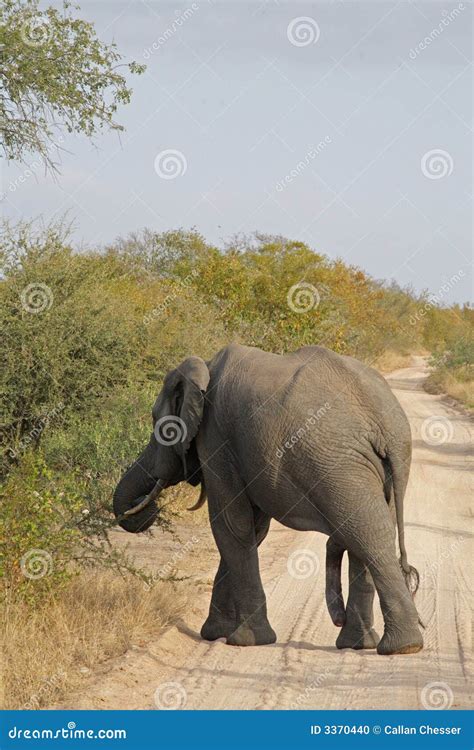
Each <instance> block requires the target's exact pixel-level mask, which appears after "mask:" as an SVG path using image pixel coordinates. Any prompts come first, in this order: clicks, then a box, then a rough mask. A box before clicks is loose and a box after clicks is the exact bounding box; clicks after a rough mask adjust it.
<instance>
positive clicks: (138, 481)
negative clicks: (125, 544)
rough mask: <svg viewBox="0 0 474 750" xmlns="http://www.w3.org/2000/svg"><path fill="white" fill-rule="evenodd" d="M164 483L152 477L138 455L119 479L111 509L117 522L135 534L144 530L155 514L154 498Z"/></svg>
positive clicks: (151, 522)
mask: <svg viewBox="0 0 474 750" xmlns="http://www.w3.org/2000/svg"><path fill="white" fill-rule="evenodd" d="M164 487H165V483H164V482H163V481H162V480H161V479H158V480H156V479H154V478H153V477H152V476H151V475H150V473H149V472H148V471H147V470H146V468H145V467H144V465H143V463H142V462H141V460H140V459H139V460H138V461H136V462H135V463H134V464H132V466H131V467H130V468H129V469H128V470H127V471H126V472H125V474H124V475H123V477H122V479H121V480H120V482H119V483H118V485H117V487H116V489H115V492H114V500H113V509H114V514H115V517H116V518H117V520H118V522H119V525H120V526H121V527H122V529H125V531H130V532H131V533H132V534H136V533H138V532H140V531H146V530H147V529H149V528H150V526H151V525H152V524H153V523H154V521H155V520H156V518H157V516H158V509H157V507H156V503H155V501H156V499H157V498H158V497H159V495H160V493H161V491H162V489H163V488H164Z"/></svg>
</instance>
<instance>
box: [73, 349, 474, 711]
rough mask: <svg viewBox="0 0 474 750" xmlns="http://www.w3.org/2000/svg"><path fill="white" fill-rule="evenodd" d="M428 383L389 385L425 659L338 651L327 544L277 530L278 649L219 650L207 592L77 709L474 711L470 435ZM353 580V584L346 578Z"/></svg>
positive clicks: (92, 683) (409, 374)
mask: <svg viewBox="0 0 474 750" xmlns="http://www.w3.org/2000/svg"><path fill="white" fill-rule="evenodd" d="M425 375H426V372H425V369H424V364H423V361H422V360H421V358H420V359H418V360H416V361H415V366H413V367H410V368H407V369H404V370H399V371H397V372H396V373H394V374H392V375H391V376H390V377H389V382H390V384H391V386H392V388H393V390H394V392H395V394H396V396H397V397H398V398H399V400H400V402H401V404H402V406H403V407H404V409H405V411H406V413H407V415H408V418H409V420H410V424H411V428H412V435H413V445H414V459H413V466H412V471H411V477H410V483H409V487H408V493H407V497H406V501H405V509H406V510H405V517H406V543H407V549H408V555H409V559H410V561H411V562H412V563H413V564H414V565H415V566H416V567H417V568H418V570H419V571H420V574H421V581H422V582H421V588H420V591H419V593H418V595H417V606H418V609H419V612H420V614H421V617H422V619H423V620H424V622H425V624H426V626H427V627H426V630H425V634H424V635H425V649H424V650H423V651H421V652H420V653H418V654H415V655H410V656H391V657H386V656H385V657H382V656H378V655H377V654H376V653H375V651H352V650H344V651H338V650H337V649H336V648H335V645H334V643H335V639H336V636H337V628H335V627H334V626H333V625H332V623H331V620H330V618H329V615H328V613H327V610H326V605H325V601H324V558H325V543H326V538H325V537H323V536H322V535H320V534H317V533H312V532H311V533H310V532H308V533H301V532H295V531H292V530H290V529H286V528H284V527H282V526H279V525H278V524H276V523H273V524H272V528H271V530H270V533H269V536H268V538H267V540H266V541H265V543H264V544H263V545H262V548H261V554H260V560H261V570H262V578H263V582H264V586H265V590H266V592H267V600H268V610H269V619H270V622H271V623H272V625H273V627H274V628H275V630H276V632H277V636H278V641H277V643H276V644H274V645H272V646H262V647H254V648H235V647H231V646H227V645H225V644H224V643H223V642H220V641H217V642H214V643H207V642H204V641H202V640H201V639H200V638H199V635H198V633H199V628H200V626H201V624H202V622H203V619H204V617H205V615H206V610H207V606H208V602H209V594H210V587H209V584H208V583H207V586H206V587H205V589H204V590H203V587H202V586H201V588H196V595H195V599H194V605H193V609H192V611H190V612H188V613H187V614H186V616H185V618H184V622H182V623H180V624H179V626H178V627H173V628H170V629H168V630H167V631H166V632H165V633H163V635H162V636H161V637H160V638H158V639H157V640H156V641H155V642H153V643H151V644H148V645H147V646H146V647H145V648H135V649H134V650H132V651H130V652H128V654H127V655H125V656H124V657H122V658H120V659H118V660H116V661H115V662H114V663H113V664H112V665H111V666H110V667H109V669H108V671H107V672H106V673H102V674H100V675H97V676H95V677H94V678H92V679H90V680H89V683H88V685H87V687H86V688H85V689H84V690H82V691H81V693H80V694H77V695H76V696H71V698H70V699H69V700H68V701H67V707H69V708H111V709H155V708H162V707H169V708H189V709H205V708H206V709H208V708H211V709H231V708H234V709H235V708H247V709H255V708H257V709H276V708H300V709H310V708H318V709H348V708H350V709H364V708H391V709H397V708H398V709H403V708H409V709H416V708H423V707H429V706H430V705H432V706H436V705H438V706H439V705H446V707H447V708H448V707H451V708H453V709H455V708H467V707H470V706H472V697H471V695H470V692H469V683H470V676H471V669H472V662H471V637H472V632H471V611H470V605H471V601H472V597H471V594H472V568H471V561H472V559H473V558H472V551H473V550H472V538H473V531H472V518H473V514H472V510H471V506H470V495H471V496H472V482H470V478H471V476H472V474H471V473H470V472H469V468H470V462H469V451H470V446H471V438H472V431H471V424H472V423H471V422H470V421H469V418H468V417H467V416H463V414H462V413H461V412H460V411H458V410H454V409H453V408H451V407H449V406H447V405H446V403H445V402H444V401H443V400H442V399H441V398H440V397H437V396H430V395H428V394H427V393H425V392H424V391H423V390H422V389H421V382H422V380H423V378H424V377H425ZM471 468H472V464H471ZM151 541H152V542H153V540H151ZM155 541H156V543H157V544H158V543H159V542H158V539H157V540H155ZM183 541H186V540H185V539H183ZM205 543H206V544H207V545H208V549H209V553H208V554H209V556H210V559H208V563H209V565H210V570H213V569H215V565H216V559H217V557H216V555H215V551H214V550H213V548H212V543H211V542H210V541H209V539H208V538H207V539H206V540H205ZM298 550H306V551H309V552H310V554H309V555H308V554H306V558H307V559H308V560H309V561H310V565H309V568H308V569H307V570H306V573H308V572H309V573H310V574H309V575H306V577H302V578H300V579H299V580H296V579H295V578H294V577H292V576H291V575H290V574H289V573H288V569H287V561H288V558H289V556H290V555H291V554H292V553H295V552H297V551H298ZM313 553H314V554H313ZM318 560H319V561H320V563H321V564H320V566H319V570H318V564H317V561H318ZM209 572H210V571H209ZM304 574H305V571H304V569H303V567H302V568H301V575H302V576H303V575H304ZM343 577H344V580H346V579H347V571H346V569H344V570H343ZM376 628H377V630H378V631H379V633H381V632H382V630H383V628H382V620H381V615H380V611H379V609H378V604H377V605H376ZM62 707H66V706H65V705H64V704H63V706H62Z"/></svg>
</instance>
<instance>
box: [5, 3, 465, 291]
mask: <svg viewBox="0 0 474 750" xmlns="http://www.w3.org/2000/svg"><path fill="white" fill-rule="evenodd" d="M43 5H44V4H43ZM80 6H81V11H80V15H82V16H83V17H84V18H86V19H87V20H89V21H92V22H94V24H95V26H96V30H97V32H98V34H99V36H100V38H101V39H102V40H103V41H112V40H114V41H115V42H116V43H117V45H118V47H119V50H120V51H121V52H122V54H123V55H124V57H125V59H126V60H127V61H130V60H132V59H134V60H136V61H137V62H141V63H146V65H147V71H146V73H145V74H144V75H142V76H133V77H132V78H131V85H132V87H133V90H134V93H133V96H132V101H131V103H130V104H129V105H128V106H126V107H122V108H121V109H120V110H119V112H118V116H117V119H118V121H119V122H120V123H122V124H123V125H124V126H125V127H126V130H125V132H124V133H122V134H121V135H120V137H119V136H118V134H117V133H112V132H109V133H104V134H103V135H101V136H100V137H98V138H96V140H95V142H94V144H91V143H90V142H89V141H88V140H87V139H86V138H84V137H79V136H68V137H65V138H64V141H63V143H62V146H63V148H64V149H65V151H64V152H63V153H62V155H61V164H60V172H61V174H60V176H59V178H58V179H57V180H56V181H55V180H54V179H53V178H52V177H51V176H49V175H45V174H44V170H43V169H42V167H41V166H40V165H39V163H38V161H37V160H35V159H34V158H32V159H31V160H30V161H31V163H30V167H31V169H30V171H29V172H27V165H24V164H23V165H22V164H10V165H7V166H6V167H5V165H4V168H3V170H2V187H1V192H2V198H3V200H2V209H3V213H4V214H5V215H6V216H8V217H10V218H11V219H12V220H14V221H15V220H18V219H20V218H28V219H29V218H37V219H38V221H40V220H41V221H43V222H47V221H49V220H51V219H57V218H59V217H61V216H64V215H66V216H67V218H68V219H69V220H73V221H74V235H73V236H74V241H75V243H76V245H77V246H78V247H91V246H93V247H98V246H103V245H105V244H107V243H110V242H112V241H113V240H114V239H115V238H116V237H118V236H125V235H127V234H128V233H130V232H134V231H138V230H140V229H141V228H143V227H148V228H150V229H152V230H156V231H158V232H161V231H165V230H168V229H172V228H178V227H184V228H191V227H195V228H196V229H197V230H199V231H200V232H201V233H202V234H203V235H204V236H205V238H206V239H207V240H208V241H210V242H212V243H215V244H217V245H223V244H224V243H225V241H226V240H228V239H229V238H230V237H232V236H233V235H235V234H238V233H245V234H247V233H251V232H254V231H259V232H263V233H267V234H277V235H284V236H286V237H289V238H291V239H296V240H301V241H304V242H306V243H308V244H309V245H310V246H311V247H312V248H313V249H314V250H316V251H318V252H321V253H325V254H326V255H328V256H329V257H330V258H334V259H335V258H342V259H343V260H345V261H346V262H347V263H350V264H354V265H357V266H359V267H361V268H363V269H364V270H366V271H368V272H369V273H370V274H371V275H373V276H374V277H376V278H385V279H395V280H396V281H397V282H398V283H400V284H402V285H411V286H412V287H413V288H414V289H415V290H417V291H422V290H428V291H429V292H430V293H431V294H434V295H436V297H437V299H438V301H440V302H441V304H451V303H452V302H456V301H457V302H464V301H467V300H469V299H470V298H472V293H471V283H472V279H471V276H470V272H469V267H470V264H471V257H472V238H473V231H472V230H473V227H472V163H473V160H472V98H473V88H472V83H473V81H472V78H473V70H472V62H471V61H472V38H473V37H472V4H470V3H468V2H467V1H466V2H464V3H463V2H455V3H451V2H440V3H438V2H432V1H431V0H429V1H425V2H419V3H414V2H409V1H408V0H400V1H398V2H397V1H394V0H391V1H390V2H384V1H383V0H372V1H371V2H365V0H361V1H357V2H356V1H354V0H352V1H351V0H333V1H332V2H331V1H329V0H327V1H325V2H311V3H301V2H296V1H292V2H283V1H282V0H279V1H277V0H268V1H267V2H258V0H255V1H254V2H237V0H229V1H228V2H223V1H222V2H219V1H218V0H196V2H192V0H185V2H184V3H180V4H176V3H168V2H154V0H146V1H145V0H133V1H132V2H123V3H122V2H115V1H114V0H110V1H109V0H101V1H100V2H91V1H87V0H83V2H81V3H80ZM30 173H33V174H32V175H31V174H30ZM25 175H26V176H25ZM22 177H23V179H21V178H22Z"/></svg>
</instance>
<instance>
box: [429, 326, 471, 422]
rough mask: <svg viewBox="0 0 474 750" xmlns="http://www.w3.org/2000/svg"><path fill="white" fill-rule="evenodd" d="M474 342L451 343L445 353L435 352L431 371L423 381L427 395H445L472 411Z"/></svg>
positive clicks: (460, 341)
mask: <svg viewBox="0 0 474 750" xmlns="http://www.w3.org/2000/svg"><path fill="white" fill-rule="evenodd" d="M473 363H474V342H473V339H472V335H471V337H470V338H469V339H458V340H457V341H453V342H452V343H451V344H450V346H449V348H448V349H447V350H445V351H438V352H435V353H434V354H433V355H432V357H431V359H430V365H431V367H433V371H432V373H431V374H430V376H429V377H428V379H427V380H426V381H425V390H426V391H428V393H446V394H447V395H448V396H450V397H451V398H454V399H455V400H456V401H459V402H460V403H461V404H463V405H465V406H467V407H468V408H469V409H474V364H473Z"/></svg>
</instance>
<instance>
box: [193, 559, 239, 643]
mask: <svg viewBox="0 0 474 750" xmlns="http://www.w3.org/2000/svg"><path fill="white" fill-rule="evenodd" d="M236 628H237V615H236V611H235V604H234V600H233V596H232V591H231V587H230V579H229V569H228V567H227V565H226V564H225V562H224V560H222V558H221V561H220V563H219V567H218V569H217V573H216V577H215V578H214V585H213V587H212V597H211V604H210V606H209V615H208V617H207V620H206V622H205V623H204V625H203V626H202V628H201V637H202V638H204V640H206V641H216V640H217V639H218V638H229V637H230V635H231V634H232V633H233V632H234V630H236Z"/></svg>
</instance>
